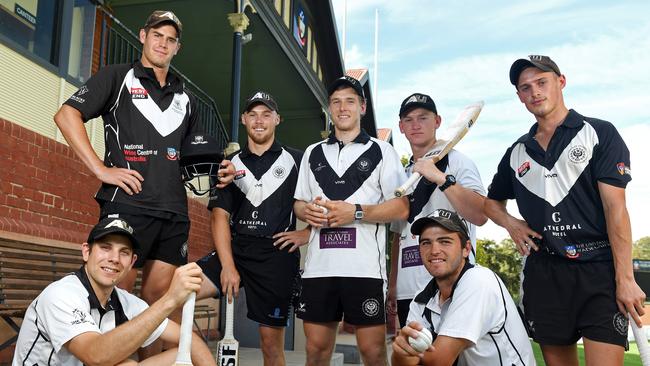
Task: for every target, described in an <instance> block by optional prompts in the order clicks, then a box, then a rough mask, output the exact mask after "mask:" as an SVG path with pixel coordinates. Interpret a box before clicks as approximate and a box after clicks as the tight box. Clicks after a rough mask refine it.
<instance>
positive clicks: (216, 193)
mask: <svg viewBox="0 0 650 366" xmlns="http://www.w3.org/2000/svg"><path fill="white" fill-rule="evenodd" d="M235 169H236V167H235ZM236 187H237V186H236V185H235V183H234V182H233V183H230V184H228V185H227V186H225V187H224V188H217V189H214V190H212V191H211V192H210V200H209V201H208V210H210V211H212V209H213V208H215V207H218V208H222V209H224V210H226V211H228V212H230V213H232V212H233V207H234V206H235V205H234V202H235V197H236V195H237V193H238V192H236V191H237V190H238V189H237V188H236Z"/></svg>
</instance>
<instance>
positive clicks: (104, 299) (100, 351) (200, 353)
mask: <svg viewBox="0 0 650 366" xmlns="http://www.w3.org/2000/svg"><path fill="white" fill-rule="evenodd" d="M137 246H138V242H137V240H136V239H135V237H134V235H133V229H132V228H131V226H130V225H129V224H128V223H127V222H126V221H124V220H122V219H120V218H111V217H108V218H105V219H103V220H101V221H100V222H99V223H98V224H97V225H96V226H95V227H94V228H93V229H92V231H91V232H90V234H89V236H88V242H87V243H83V244H82V246H81V252H82V255H83V259H84V262H85V263H84V265H83V266H82V267H81V268H80V269H79V270H78V271H76V272H74V273H71V274H70V275H67V276H65V277H63V278H62V279H60V280H58V281H56V282H54V283H51V284H50V285H49V286H47V287H46V288H45V289H44V290H43V292H41V294H40V295H39V296H38V297H37V298H36V299H35V300H34V301H33V302H32V303H31V305H30V306H29V308H28V309H27V312H26V314H25V318H24V320H23V323H22V326H21V328H20V334H19V335H18V340H17V342H16V351H15V353H14V359H13V365H14V366H18V365H66V366H67V365H75V366H77V365H78V366H81V365H82V364H85V365H100V364H101V365H136V364H138V363H137V362H136V361H134V360H131V359H129V356H130V355H131V354H133V353H134V352H135V351H136V350H137V349H138V348H140V347H142V346H147V345H149V344H150V343H151V342H153V341H155V340H157V339H162V340H163V341H167V342H172V343H175V344H178V341H179V337H180V329H179V326H178V324H177V323H174V322H173V321H171V320H168V319H167V316H168V315H169V314H170V313H171V312H172V311H173V310H174V309H176V308H177V307H179V306H180V305H181V304H183V303H184V301H185V299H186V298H187V297H188V295H189V294H190V293H191V292H192V291H197V290H198V289H199V288H200V287H201V273H202V272H201V269H200V268H199V267H198V266H197V265H196V264H195V263H190V264H188V265H185V266H182V267H179V268H177V269H176V271H175V273H174V277H173V279H172V282H171V284H170V286H169V289H168V291H167V293H165V295H164V296H162V297H161V298H160V299H159V300H158V301H156V302H155V303H154V304H152V305H151V306H150V307H149V306H147V304H146V303H145V302H144V301H143V300H141V299H139V298H137V297H136V296H134V295H131V294H129V293H128V292H126V291H124V290H122V289H119V288H117V287H115V284H117V283H119V282H120V280H122V279H123V278H124V276H126V274H127V273H128V272H129V271H130V270H131V267H132V266H133V263H134V262H135V260H136V255H135V254H134V249H135V248H137ZM176 353H177V350H176V349H175V348H174V349H170V350H167V351H165V352H163V353H161V354H158V355H156V356H153V357H150V358H148V359H146V360H143V361H142V362H140V363H139V364H140V365H171V364H172V363H173V362H174V359H175V357H176ZM192 361H193V363H194V365H215V360H214V357H212V355H211V353H210V350H209V349H208V347H207V345H206V344H205V343H204V342H203V340H201V338H200V337H198V336H197V335H195V334H193V335H192Z"/></svg>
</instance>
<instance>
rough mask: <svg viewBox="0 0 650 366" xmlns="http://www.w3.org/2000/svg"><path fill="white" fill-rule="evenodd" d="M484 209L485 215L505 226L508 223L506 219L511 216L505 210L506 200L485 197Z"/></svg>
mask: <svg viewBox="0 0 650 366" xmlns="http://www.w3.org/2000/svg"><path fill="white" fill-rule="evenodd" d="M483 208H484V210H485V215H486V216H487V217H488V218H489V219H490V220H492V221H494V223H495V224H497V225H499V226H501V227H506V226H507V224H508V219H509V218H510V217H511V216H510V214H509V213H508V211H507V210H506V201H495V200H492V199H489V198H486V199H485V203H484V205H483Z"/></svg>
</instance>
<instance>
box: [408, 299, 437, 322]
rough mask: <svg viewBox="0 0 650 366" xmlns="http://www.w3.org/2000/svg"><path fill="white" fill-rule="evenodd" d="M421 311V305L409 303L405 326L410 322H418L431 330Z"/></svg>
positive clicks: (413, 302)
mask: <svg viewBox="0 0 650 366" xmlns="http://www.w3.org/2000/svg"><path fill="white" fill-rule="evenodd" d="M423 310H424V308H423V307H422V305H420V304H418V303H417V302H415V301H411V303H410V304H409V313H408V315H407V316H406V324H409V323H410V322H418V323H420V324H422V325H423V326H425V327H428V328H431V324H429V322H428V321H427V320H426V319H424V317H423V316H422V311H423Z"/></svg>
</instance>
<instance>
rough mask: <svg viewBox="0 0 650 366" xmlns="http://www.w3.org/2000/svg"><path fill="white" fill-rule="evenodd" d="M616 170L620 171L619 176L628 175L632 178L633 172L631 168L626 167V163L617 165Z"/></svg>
mask: <svg viewBox="0 0 650 366" xmlns="http://www.w3.org/2000/svg"><path fill="white" fill-rule="evenodd" d="M616 170H618V174H620V175H626V174H627V175H630V176H631V175H632V171H631V170H630V168H628V167H627V166H625V163H618V164H616Z"/></svg>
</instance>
